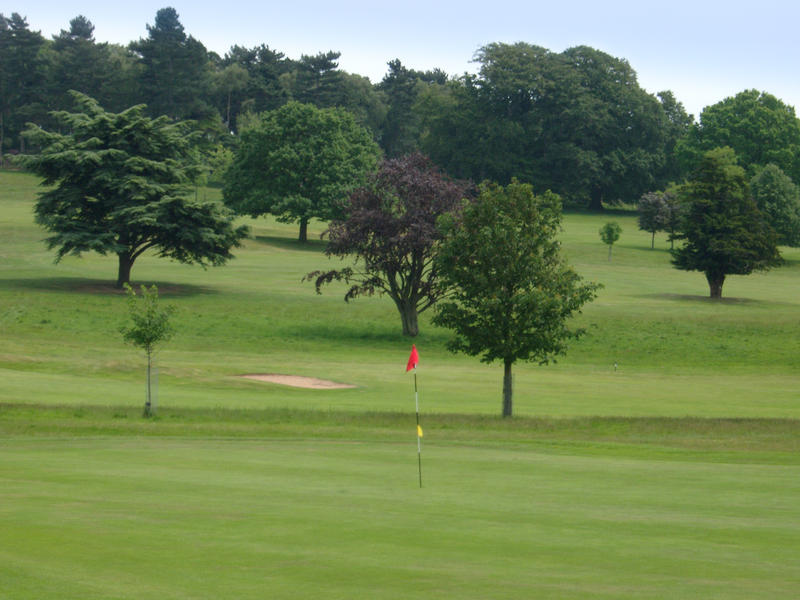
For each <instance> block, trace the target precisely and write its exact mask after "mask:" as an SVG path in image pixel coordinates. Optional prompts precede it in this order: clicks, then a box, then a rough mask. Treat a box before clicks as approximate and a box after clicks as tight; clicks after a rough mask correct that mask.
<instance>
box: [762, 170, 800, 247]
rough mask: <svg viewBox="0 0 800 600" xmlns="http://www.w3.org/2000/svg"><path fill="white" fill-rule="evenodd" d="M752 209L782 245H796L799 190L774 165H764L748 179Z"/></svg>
mask: <svg viewBox="0 0 800 600" xmlns="http://www.w3.org/2000/svg"><path fill="white" fill-rule="evenodd" d="M750 191H751V192H752V194H753V199H754V200H755V201H756V206H758V210H760V211H761V214H762V215H764V218H765V219H766V221H767V223H768V224H769V225H770V227H772V229H773V230H774V231H775V233H776V234H777V235H778V243H779V244H782V245H784V246H793V247H798V246H800V189H798V187H797V185H796V184H795V183H794V182H793V181H792V180H791V179H790V178H789V176H788V175H786V173H784V172H783V171H782V170H781V168H780V167H779V166H777V165H773V164H768V165H767V166H766V167H764V168H763V169H761V170H760V171H759V172H758V173H756V175H755V176H754V177H753V179H752V180H750Z"/></svg>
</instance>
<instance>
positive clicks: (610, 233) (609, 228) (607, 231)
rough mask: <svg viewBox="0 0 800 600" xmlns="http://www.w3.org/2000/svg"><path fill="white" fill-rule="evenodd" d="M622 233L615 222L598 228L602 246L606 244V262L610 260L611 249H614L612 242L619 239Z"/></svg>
mask: <svg viewBox="0 0 800 600" xmlns="http://www.w3.org/2000/svg"><path fill="white" fill-rule="evenodd" d="M621 233H622V227H620V225H619V223H617V222H616V221H610V222H608V223H606V224H605V225H603V226H602V227H601V228H600V239H601V240H603V243H604V244H608V260H609V261H610V260H611V249H612V248H613V247H614V242H616V241H617V240H618V239H619V236H620V234H621Z"/></svg>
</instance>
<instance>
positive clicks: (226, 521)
mask: <svg viewBox="0 0 800 600" xmlns="http://www.w3.org/2000/svg"><path fill="white" fill-rule="evenodd" d="M35 184H36V180H35V179H34V178H32V177H30V176H28V175H25V174H21V173H13V172H2V171H0V600H6V599H9V600H11V599H13V600H19V599H28V598H31V599H33V598H36V599H38V598H45V599H50V598H53V599H55V598H58V599H61V598H81V599H83V598H97V599H100V598H102V599H106V598H115V599H116V598H137V599H139V598H153V599H155V598H158V599H162V598H164V599H171V598H175V599H178V598H186V599H189V598H237V599H238V598H286V599H289V598H377V599H381V598H409V597H423V598H437V599H438V598H445V599H446V598H454V599H455V598H475V599H479V598H481V599H483V598H515V599H516V598H631V599H633V598H703V599H706V598H720V599H723V598H724V599H728V598H743V599H745V598H747V599H750V598H765V599H766V598H770V599H772V598H796V597H797V596H798V595H799V594H800V452H799V451H800V421H798V419H800V294H798V292H800V285H798V284H799V283H800V251H799V250H797V249H783V254H784V257H785V258H786V264H785V265H784V266H783V267H781V268H779V269H775V270H773V271H771V272H769V273H764V274H755V275H751V276H748V277H730V278H729V280H728V281H727V282H726V284H725V287H724V289H723V295H724V296H725V298H724V299H723V301H721V302H712V301H710V300H708V299H707V298H706V297H705V296H706V295H707V292H708V290H707V285H706V283H705V281H704V278H703V276H702V275H701V274H697V273H685V272H681V271H677V270H675V269H673V268H671V267H670V265H669V254H668V252H667V248H668V244H667V242H666V241H665V239H664V237H663V236H660V237H659V236H657V238H656V248H655V249H654V250H651V249H650V236H649V234H647V233H646V232H640V231H638V230H637V228H636V223H635V217H634V216H632V215H630V214H627V213H610V214H606V215H601V216H597V215H582V214H568V215H566V217H565V223H564V233H563V237H562V240H563V247H564V251H565V253H566V254H567V256H568V257H569V260H570V261H571V263H572V264H573V265H574V266H575V268H576V270H577V271H578V272H579V273H580V274H581V275H582V276H584V277H585V278H586V279H589V280H592V281H597V282H600V283H602V284H603V285H604V288H603V289H602V291H601V292H600V294H599V297H598V298H597V300H596V301H595V302H593V303H592V304H590V305H587V306H586V308H585V310H584V312H583V314H582V315H581V316H580V317H579V318H578V319H577V321H578V324H580V325H581V326H582V327H585V328H586V330H587V334H586V335H585V336H584V337H582V338H581V339H580V340H578V341H576V342H575V343H573V344H572V346H571V348H570V351H569V353H568V355H567V356H565V357H562V358H560V359H559V361H558V363H557V364H551V365H548V366H538V365H530V364H524V363H519V364H517V365H515V370H514V373H515V407H514V408H515V414H516V415H518V416H517V417H515V418H514V419H512V420H503V419H501V418H499V417H498V416H497V415H498V414H499V412H500V405H501V380H502V367H501V366H500V365H497V364H494V365H485V364H483V363H480V362H479V361H478V359H477V358H472V357H465V356H455V355H452V354H450V353H449V352H448V351H447V350H446V348H445V344H446V341H447V339H448V338H449V333H448V332H447V331H444V330H441V329H437V328H434V327H433V326H431V325H430V322H429V320H428V317H427V316H425V315H424V316H423V318H422V320H421V328H422V332H421V335H420V336H419V337H418V338H417V339H416V340H414V342H415V343H416V344H417V346H418V348H419V351H420V361H421V362H420V369H419V373H418V382H419V385H420V403H421V409H422V419H423V428H424V432H425V437H424V438H423V442H424V443H423V454H422V467H423V481H424V486H423V488H422V489H420V488H419V486H418V480H417V477H418V473H417V453H416V440H415V433H414V432H415V425H414V414H413V409H414V397H413V378H412V377H411V376H410V375H407V374H406V373H405V372H404V368H405V362H406V359H407V358H408V352H409V349H410V344H411V340H409V339H407V338H404V337H403V336H402V335H401V334H400V320H399V317H398V315H397V313H396V311H395V309H394V307H393V305H392V304H391V302H390V301H388V300H387V299H385V298H364V299H359V300H357V301H355V302H350V303H345V302H343V301H342V296H343V292H344V288H343V287H342V286H332V287H331V288H330V289H326V290H325V291H324V292H323V294H322V295H317V294H315V293H314V289H313V285H312V284H310V283H308V282H302V281H301V279H302V276H303V275H304V274H305V273H307V272H309V271H311V270H314V269H319V268H325V267H326V266H328V265H329V264H331V263H330V262H329V261H328V260H327V259H326V258H325V257H324V255H323V254H322V250H323V249H324V244H323V243H322V242H320V241H319V240H317V239H316V237H318V234H319V233H320V232H321V231H322V230H323V229H324V225H323V224H314V225H313V226H312V228H311V231H310V235H311V237H312V238H314V239H313V240H312V243H310V244H308V245H307V246H301V245H299V244H297V243H296V242H295V241H294V236H295V235H296V229H295V226H292V225H285V224H280V223H276V222H274V221H272V220H268V219H259V220H254V221H248V222H249V223H250V225H251V227H252V228H253V237H252V239H250V240H248V241H247V242H246V243H245V245H244V247H243V248H241V249H239V250H238V251H237V252H236V255H237V258H236V259H235V260H233V261H231V263H230V264H229V265H227V266H225V267H222V268H214V269H208V270H203V269H201V268H198V267H192V266H186V265H180V264H176V263H174V262H170V261H167V260H163V259H157V258H155V257H154V256H145V257H143V258H141V259H140V260H139V261H137V263H136V264H135V265H134V268H133V271H132V277H133V280H134V282H135V283H145V284H150V283H156V284H157V285H158V287H159V291H160V295H161V296H162V299H163V301H164V302H168V303H171V304H174V305H175V306H176V307H177V313H176V316H175V324H176V329H177V334H176V336H175V338H174V339H173V340H172V341H170V342H169V343H168V344H167V345H166V346H165V347H164V348H163V349H162V350H161V351H160V352H159V354H158V366H159V386H158V400H157V417H156V418H155V419H151V420H145V419H142V418H141V410H142V405H143V403H144V392H145V386H144V357H143V356H142V355H141V353H140V352H139V351H137V350H136V349H134V348H131V347H128V346H125V345H124V344H123V343H122V339H121V335H120V334H119V331H118V330H119V327H120V325H122V323H123V322H124V321H125V318H126V314H125V311H126V305H125V300H124V297H123V296H122V295H121V294H120V293H118V292H117V291H115V290H114V289H113V287H112V283H113V280H114V277H115V268H116V265H115V259H114V257H101V256H97V255H86V256H84V257H83V258H75V257H67V258H65V259H64V260H63V261H62V262H61V263H60V264H58V265H55V264H53V253H52V252H50V251H47V250H46V248H45V246H44V244H43V243H42V238H44V237H45V232H43V231H42V230H40V229H39V228H38V227H37V226H36V225H35V224H34V223H33V218H32V207H33V202H34V199H35V191H36V188H35ZM199 193H201V194H208V195H213V194H218V191H214V190H200V191H199ZM608 220H617V221H619V222H620V224H621V225H622V227H623V232H622V236H621V238H620V240H619V242H618V243H617V244H615V245H614V249H613V255H612V256H613V258H612V260H611V261H610V262H609V261H608V260H607V256H608V255H607V248H606V246H605V245H604V244H602V242H601V241H600V238H599V234H598V230H599V228H600V226H601V225H602V224H603V223H604V222H606V221H608ZM247 373H283V374H296V375H306V376H313V377H322V378H326V379H331V380H334V381H339V382H343V383H349V384H353V385H355V386H356V387H355V388H353V389H342V390H306V389H300V388H289V387H285V386H280V385H275V384H265V383H260V382H255V381H249V380H243V379H241V378H240V377H239V376H240V375H242V374H247Z"/></svg>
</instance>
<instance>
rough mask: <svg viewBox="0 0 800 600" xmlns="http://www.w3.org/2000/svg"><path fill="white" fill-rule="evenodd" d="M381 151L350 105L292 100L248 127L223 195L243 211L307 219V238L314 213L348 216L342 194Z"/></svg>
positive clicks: (303, 223)
mask: <svg viewBox="0 0 800 600" xmlns="http://www.w3.org/2000/svg"><path fill="white" fill-rule="evenodd" d="M378 155H379V150H378V146H377V144H375V142H374V141H373V140H372V137H371V135H370V134H369V132H368V131H367V130H366V129H364V128H363V127H360V126H358V125H357V124H356V122H355V120H354V119H353V116H352V115H350V114H349V113H348V112H347V111H345V110H342V109H339V108H327V109H319V108H316V107H314V106H312V105H310V104H300V103H299V102H289V103H287V104H286V105H284V106H282V107H281V108H279V109H277V110H274V111H270V112H267V113H263V114H262V115H261V116H260V119H259V120H258V121H257V123H256V125H255V126H254V127H253V128H250V129H248V130H247V131H243V132H242V135H241V144H240V145H239V148H238V150H237V152H236V156H235V158H234V161H233V164H232V165H231V167H230V168H229V169H228V171H227V173H226V176H225V187H224V190H223V197H224V198H225V202H226V203H227V204H228V206H230V207H232V208H233V209H234V210H236V212H238V213H241V214H248V215H251V216H253V217H258V216H260V215H264V214H273V215H275V216H277V217H278V220H279V221H283V222H287V223H293V222H297V221H299V223H300V234H299V240H300V241H301V242H305V241H307V239H308V222H309V221H310V220H311V219H312V218H317V219H323V220H330V219H334V218H338V217H340V216H341V205H342V203H341V200H342V199H344V198H345V197H346V196H347V193H348V192H349V191H350V190H351V189H353V188H355V187H357V186H358V185H360V184H362V183H363V182H364V181H365V178H366V175H367V173H368V172H370V171H371V170H372V169H373V168H374V167H375V165H376V164H377V161H378Z"/></svg>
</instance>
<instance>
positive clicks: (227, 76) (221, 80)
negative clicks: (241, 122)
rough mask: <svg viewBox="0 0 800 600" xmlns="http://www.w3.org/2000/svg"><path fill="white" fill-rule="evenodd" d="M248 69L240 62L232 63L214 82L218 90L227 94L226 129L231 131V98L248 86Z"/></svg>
mask: <svg viewBox="0 0 800 600" xmlns="http://www.w3.org/2000/svg"><path fill="white" fill-rule="evenodd" d="M249 77H250V76H249V75H248V73H247V69H245V68H244V67H243V66H242V65H240V64H238V63H231V64H230V65H228V66H227V67H225V68H223V69H222V70H221V71H219V72H218V73H217V75H216V79H215V80H214V84H215V86H216V87H217V90H218V91H219V92H220V93H222V95H223V96H225V129H226V130H227V131H231V129H232V127H231V99H232V98H233V93H234V92H240V91H242V90H243V89H245V88H246V87H247V80H248V79H249Z"/></svg>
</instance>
